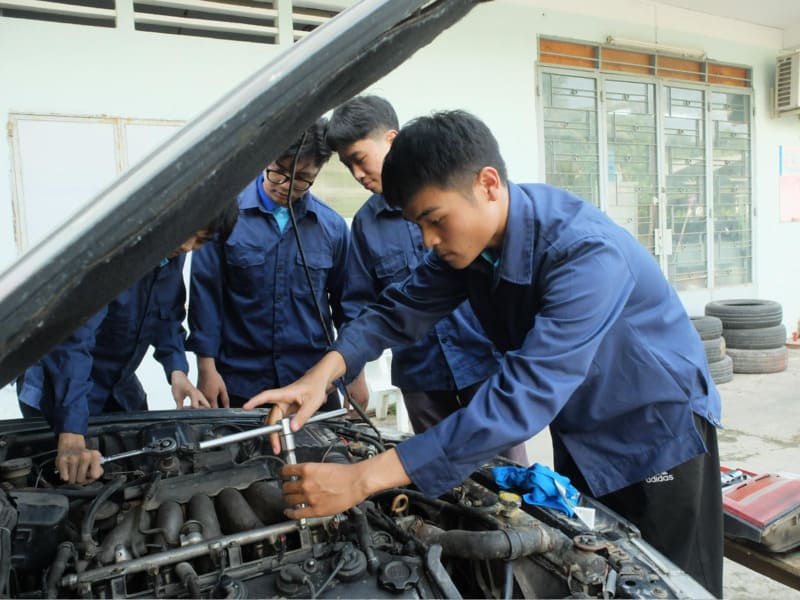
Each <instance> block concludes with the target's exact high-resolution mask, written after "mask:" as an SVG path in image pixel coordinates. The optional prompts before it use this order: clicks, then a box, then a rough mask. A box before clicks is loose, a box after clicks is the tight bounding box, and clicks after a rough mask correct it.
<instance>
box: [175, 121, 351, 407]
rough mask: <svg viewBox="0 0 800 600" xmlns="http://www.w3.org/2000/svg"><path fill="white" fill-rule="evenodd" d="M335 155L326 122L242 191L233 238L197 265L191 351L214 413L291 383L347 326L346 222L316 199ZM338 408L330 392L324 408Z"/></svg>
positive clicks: (206, 251)
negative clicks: (337, 330)
mask: <svg viewBox="0 0 800 600" xmlns="http://www.w3.org/2000/svg"><path fill="white" fill-rule="evenodd" d="M330 155H331V152H330V150H329V149H328V147H327V146H326V145H325V121H324V120H322V119H320V120H318V121H317V122H315V123H314V124H313V125H312V126H311V127H310V128H309V129H308V130H307V131H306V133H305V135H304V136H303V137H302V138H301V139H300V140H298V141H297V142H295V143H294V144H293V145H292V146H291V147H290V148H287V150H286V151H285V152H283V154H282V155H281V156H280V157H279V158H277V159H276V160H275V161H273V162H271V163H270V164H269V165H267V167H266V169H264V171H263V173H261V174H260V175H259V176H258V177H257V178H256V180H255V181H253V182H252V183H251V184H250V185H248V186H247V187H246V188H245V189H244V190H243V191H242V192H241V194H240V195H239V198H238V204H239V220H238V222H237V223H236V227H234V229H233V232H232V233H231V235H230V237H229V238H228V239H227V240H226V241H225V242H224V243H222V242H220V243H217V242H214V243H211V244H208V245H206V246H205V247H204V248H202V249H201V250H200V251H198V252H197V253H195V255H194V257H193V258H192V274H191V286H190V292H189V295H190V299H189V329H190V335H189V340H188V348H189V349H190V350H192V351H194V352H195V353H196V354H197V362H198V371H199V379H198V387H199V388H200V391H202V392H203V394H204V395H205V397H206V398H208V400H209V402H211V405H212V406H215V407H216V406H224V407H228V406H230V407H241V406H242V404H244V402H246V401H247V399H248V398H250V397H251V396H253V395H254V394H256V393H257V392H259V391H260V390H263V389H268V388H273V387H280V386H283V385H287V384H288V383H290V382H292V381H294V380H295V379H297V378H298V377H299V376H300V375H302V374H303V373H304V372H305V371H306V370H307V369H308V368H309V367H311V365H313V364H314V363H315V362H317V361H318V360H319V359H320V358H321V357H322V356H323V355H324V354H325V352H326V351H327V349H328V347H329V340H328V335H332V332H333V330H332V325H333V324H335V325H336V326H337V327H338V326H339V325H341V324H342V322H343V319H344V309H343V306H342V293H343V289H344V282H345V277H346V271H345V263H346V260H347V247H348V244H349V232H348V230H347V224H346V223H345V221H344V219H343V218H342V217H341V216H340V215H338V214H337V213H336V212H334V210H333V209H331V208H330V207H329V206H327V205H326V204H324V203H323V202H322V201H320V200H319V198H317V197H316V196H314V195H313V194H312V193H311V192H310V191H309V188H310V187H311V186H312V184H313V183H314V180H315V179H316V177H317V174H318V173H319V172H320V169H321V168H322V166H323V165H324V164H325V163H326V162H327V161H328V159H329V158H330ZM295 160H296V169H295V181H294V190H293V192H292V194H293V195H292V210H293V211H294V216H295V220H296V226H295V224H294V223H293V222H292V220H291V218H290V214H289V184H290V175H291V173H292V167H293V161H295ZM295 227H296V229H295ZM296 234H299V237H300V239H301V240H302V241H301V244H302V248H303V250H304V253H305V260H304V259H303V256H302V254H301V252H300V249H299V247H298V242H297V237H296ZM304 262H305V263H307V265H308V272H307V271H306V269H305V265H304ZM309 275H310V279H311V282H312V284H313V288H314V293H313V294H312V293H311V290H310V288H309ZM323 322H324V327H323ZM326 329H327V333H326ZM339 406H340V403H339V400H338V395H337V393H336V392H332V393H331V395H330V399H329V403H328V405H327V406H326V410H332V409H333V408H338V407H339Z"/></svg>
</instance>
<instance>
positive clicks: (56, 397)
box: [39, 307, 108, 435]
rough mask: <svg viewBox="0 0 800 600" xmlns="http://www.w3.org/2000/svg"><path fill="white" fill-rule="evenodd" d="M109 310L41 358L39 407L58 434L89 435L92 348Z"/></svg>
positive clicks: (103, 310) (103, 311) (92, 319)
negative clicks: (41, 376) (87, 432)
mask: <svg viewBox="0 0 800 600" xmlns="http://www.w3.org/2000/svg"><path fill="white" fill-rule="evenodd" d="M107 312H108V309H107V308H105V307H104V308H103V309H101V310H100V312H98V313H97V314H95V315H94V316H93V317H91V318H90V319H89V320H88V321H87V322H86V323H84V324H83V325H82V326H81V327H79V328H78V329H76V330H75V331H74V332H73V333H72V334H71V335H70V336H69V337H68V338H67V339H66V340H65V341H64V342H62V343H61V344H59V345H58V346H57V347H56V348H55V349H53V350H52V351H50V352H49V353H48V354H47V355H46V356H45V357H44V358H42V360H41V361H40V364H41V367H42V374H43V381H42V398H41V403H40V405H39V409H40V410H41V412H42V415H43V416H44V417H45V419H47V421H48V422H49V423H50V426H51V427H52V428H53V431H54V432H55V433H56V434H60V433H78V434H81V435H86V430H87V428H88V425H89V393H90V392H91V389H92V364H93V361H92V353H91V352H92V349H93V348H94V343H95V335H96V333H97V329H98V327H99V326H100V324H101V323H102V322H103V319H104V318H105V316H106V313H107Z"/></svg>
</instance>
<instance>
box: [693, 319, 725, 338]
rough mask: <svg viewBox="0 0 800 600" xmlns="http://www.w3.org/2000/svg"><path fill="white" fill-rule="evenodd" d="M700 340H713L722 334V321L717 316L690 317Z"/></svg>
mask: <svg viewBox="0 0 800 600" xmlns="http://www.w3.org/2000/svg"><path fill="white" fill-rule="evenodd" d="M690 318H691V320H692V325H694V328H695V329H697V333H699V334H700V339H701V340H713V339H714V338H718V337H719V336H721V335H722V321H720V320H719V319H718V318H717V317H690Z"/></svg>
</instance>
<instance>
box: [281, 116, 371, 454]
mask: <svg viewBox="0 0 800 600" xmlns="http://www.w3.org/2000/svg"><path fill="white" fill-rule="evenodd" d="M307 136H308V130H306V131H304V132H303V137H301V138H300V143H299V144H298V146H297V150H296V151H295V153H294V156H293V157H292V168H291V170H290V172H289V197H288V201H287V208H288V209H289V218H290V219H291V221H292V229H294V237H295V239H296V240H297V249H298V251H299V252H300V259H301V260H302V261H303V269H304V270H305V273H306V279H307V280H308V287H309V289H310V290H311V297H312V298H313V299H314V307H315V308H316V309H317V316H318V317H319V322H320V325H322V330H323V331H324V332H325V339H326V340H327V342H328V346H332V345H333V336H332V335H331V332H330V330H329V329H328V324H327V323H326V322H325V315H324V314H323V312H322V307H321V306H320V304H319V299H318V298H317V293H316V290H315V289H314V281H313V279H312V278H311V270H310V269H309V268H308V261H307V260H306V253H305V249H304V247H303V240H302V239H301V237H300V231H299V229H298V228H297V218H296V217H295V214H294V181H295V175H296V173H297V161H298V160H299V158H300V152H301V151H302V149H303V144H305V141H306V137H307ZM335 383H338V384H339V385H337V388H338V389H339V391H340V392H342V395H344V397H345V400H346V401H347V402H348V404H350V406H351V407H352V408H353V409H354V410H355V411H356V413H358V416H359V417H361V419H362V420H363V421H364V422H365V423H366V424H367V425H369V426H370V427H371V428H372V429H373V430H374V431H375V433H376V434H377V436H378V440H380V441H381V443H383V436H381V432H380V431H379V430H378V428H377V427H376V426H375V424H374V423H373V422H372V420H371V419H370V418H369V417H368V416H367V413H366V411H364V409H363V408H361V407H360V406H359V405H358V403H357V402H353V399H352V398H351V397H350V393H349V392H348V391H347V386H345V385H344V381H342V380H341V379H338V380H337V381H336V382H335Z"/></svg>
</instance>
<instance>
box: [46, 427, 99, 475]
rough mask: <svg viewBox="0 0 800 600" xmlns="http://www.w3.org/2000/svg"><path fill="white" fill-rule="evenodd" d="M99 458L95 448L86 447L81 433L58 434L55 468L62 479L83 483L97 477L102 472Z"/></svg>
mask: <svg viewBox="0 0 800 600" xmlns="http://www.w3.org/2000/svg"><path fill="white" fill-rule="evenodd" d="M101 458H102V456H101V454H100V453H99V452H98V451H97V450H88V449H87V448H86V440H85V439H84V437H83V436H82V435H81V434H79V433H61V434H59V436H58V454H57V455H56V469H57V470H58V473H59V475H60V476H61V479H62V481H65V482H68V483H80V484H81V485H83V484H85V483H91V482H92V481H95V480H96V479H99V478H100V476H101V475H102V474H103V467H101V466H100V459H101Z"/></svg>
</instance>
